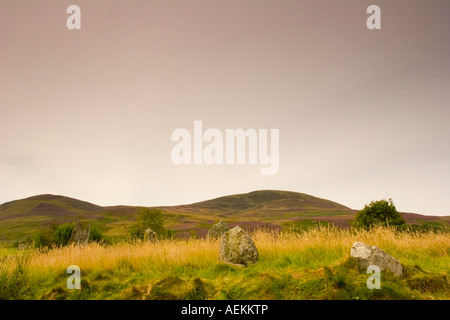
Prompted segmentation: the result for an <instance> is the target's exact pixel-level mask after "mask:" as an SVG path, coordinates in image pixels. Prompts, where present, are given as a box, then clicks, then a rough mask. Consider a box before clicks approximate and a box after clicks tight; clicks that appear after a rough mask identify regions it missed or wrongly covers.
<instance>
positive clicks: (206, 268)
mask: <svg viewBox="0 0 450 320" xmlns="http://www.w3.org/2000/svg"><path fill="white" fill-rule="evenodd" d="M252 237H253V239H254V241H255V244H256V246H257V248H258V250H259V256H260V260H259V261H258V262H257V263H256V264H254V265H251V266H249V267H247V268H239V267H233V266H229V265H227V264H224V263H222V262H220V261H219V260H218V252H219V246H220V240H207V239H189V240H166V241H162V242H159V243H150V242H133V243H126V242H123V243H118V244H114V245H100V244H97V243H92V244H89V245H86V246H70V247H61V248H57V249H50V250H49V249H41V250H38V249H30V250H22V251H18V250H15V249H2V250H0V252H1V253H0V256H1V260H0V261H1V262H0V298H2V299H11V298H12V299H288V300H289V299H450V283H449V278H448V276H449V271H450V233H448V232H447V233H398V232H395V231H394V230H391V229H386V228H380V229H376V230H372V231H370V232H369V231H354V230H348V229H347V230H343V229H337V228H323V227H322V228H320V227H319V228H316V229H311V230H309V231H307V232H302V233H293V232H284V233H283V232H274V231H270V232H267V231H262V230H258V231H256V232H254V233H253V234H252ZM355 241H361V242H364V243H367V244H370V245H376V246H379V247H380V248H382V249H383V250H385V251H386V252H387V253H389V254H391V255H393V256H394V257H396V258H397V259H399V260H400V261H401V262H402V264H403V265H404V267H405V274H404V275H403V276H402V277H395V276H393V275H390V274H384V273H383V274H382V278H381V289H379V290H377V289H373V290H369V289H368V288H367V286H366V281H367V278H368V276H369V274H365V273H362V274H360V273H358V271H357V270H356V267H355V266H354V265H353V264H352V263H351V261H350V260H349V255H350V248H351V246H352V244H353V243H354V242H355ZM70 265H77V266H79V267H80V269H81V279H82V280H81V286H82V288H81V289H80V290H76V289H74V290H69V289H68V288H67V286H66V281H67V278H68V277H69V276H70V275H69V274H67V273H66V269H67V267H68V266H70Z"/></svg>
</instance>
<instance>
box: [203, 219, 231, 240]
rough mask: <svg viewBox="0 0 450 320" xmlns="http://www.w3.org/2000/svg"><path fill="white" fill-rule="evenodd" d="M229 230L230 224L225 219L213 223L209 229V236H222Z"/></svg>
mask: <svg viewBox="0 0 450 320" xmlns="http://www.w3.org/2000/svg"><path fill="white" fill-rule="evenodd" d="M228 230H230V228H228V225H227V224H226V223H225V222H223V221H219V222H217V223H215V224H213V225H212V227H211V228H210V229H209V231H208V237H209V238H220V237H221V236H222V235H223V234H224V233H225V232H227V231H228Z"/></svg>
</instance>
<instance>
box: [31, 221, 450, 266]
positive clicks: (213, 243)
mask: <svg viewBox="0 0 450 320" xmlns="http://www.w3.org/2000/svg"><path fill="white" fill-rule="evenodd" d="M252 238H253V239H254V241H255V244H256V247H257V248H258V251H259V255H260V259H261V262H263V261H266V262H268V261H272V260H274V259H275V260H276V259H279V258H283V257H292V258H297V261H298V262H299V263H300V264H301V263H303V262H304V263H311V261H312V260H315V261H316V262H317V263H318V264H319V265H320V263H323V264H327V263H330V262H333V261H335V262H336V261H340V260H342V259H346V258H347V257H348V256H349V254H350V248H351V245H352V244H353V243H354V242H356V241H361V242H364V243H366V244H370V245H376V246H378V247H380V248H382V249H383V250H385V251H386V252H387V253H389V254H391V255H393V256H395V257H397V258H398V259H400V260H401V261H402V262H403V261H406V262H408V263H411V264H415V263H417V261H423V263H424V264H426V265H427V266H428V267H433V260H436V261H437V260H439V261H440V262H439V263H438V264H440V265H436V268H442V267H443V265H442V264H444V267H445V264H446V263H447V264H448V262H449V260H448V257H449V254H450V233H405V232H397V231H395V230H393V229H390V228H378V229H374V230H371V231H365V230H360V231H355V230H348V229H347V230H343V229H337V228H318V229H312V230H309V231H308V232H303V233H293V232H275V231H266V230H257V231H255V232H254V233H252ZM219 247H220V240H214V239H190V240H164V241H161V242H157V243H151V242H141V241H137V242H132V243H129V242H128V243H126V242H124V243H118V244H114V245H101V244H97V243H91V244H88V245H86V246H68V247H60V248H57V249H52V250H36V251H35V252H34V254H33V257H32V260H31V263H30V269H32V270H36V271H39V272H42V271H45V270H53V271H55V270H60V271H61V272H64V271H65V270H66V268H67V267H68V266H69V265H78V266H79V267H80V268H81V270H84V271H89V270H104V271H107V270H115V269H117V268H118V267H121V266H126V267H128V268H132V269H136V270H138V269H139V270H142V269H145V268H152V269H160V270H162V271H164V270H167V269H168V268H172V267H174V266H181V265H190V266H193V267H197V268H206V267H209V266H211V265H212V264H215V263H218V252H219ZM442 258H444V259H442ZM302 259H303V260H302ZM447 268H448V265H447ZM447 270H448V269H447Z"/></svg>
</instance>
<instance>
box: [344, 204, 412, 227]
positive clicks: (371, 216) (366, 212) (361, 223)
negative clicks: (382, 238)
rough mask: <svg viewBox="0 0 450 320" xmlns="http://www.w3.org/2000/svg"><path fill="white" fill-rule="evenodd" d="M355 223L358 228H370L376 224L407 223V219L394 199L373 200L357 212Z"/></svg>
mask: <svg viewBox="0 0 450 320" xmlns="http://www.w3.org/2000/svg"><path fill="white" fill-rule="evenodd" d="M353 225H354V226H355V227H357V228H363V229H370V228H371V227H374V226H397V227H401V226H404V225H405V220H403V217H402V216H401V215H400V213H398V212H397V209H396V208H395V205H394V203H393V201H392V199H389V200H384V199H383V200H378V201H372V202H371V203H370V204H369V205H365V206H364V209H362V210H360V211H359V212H358V213H357V214H356V219H355V221H354V223H353Z"/></svg>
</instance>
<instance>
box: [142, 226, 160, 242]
mask: <svg viewBox="0 0 450 320" xmlns="http://www.w3.org/2000/svg"><path fill="white" fill-rule="evenodd" d="M157 235H158V234H157V233H156V232H155V231H153V230H152V229H150V228H149V229H147V230H145V231H144V240H145V241H150V242H155V241H156V240H157Z"/></svg>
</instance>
